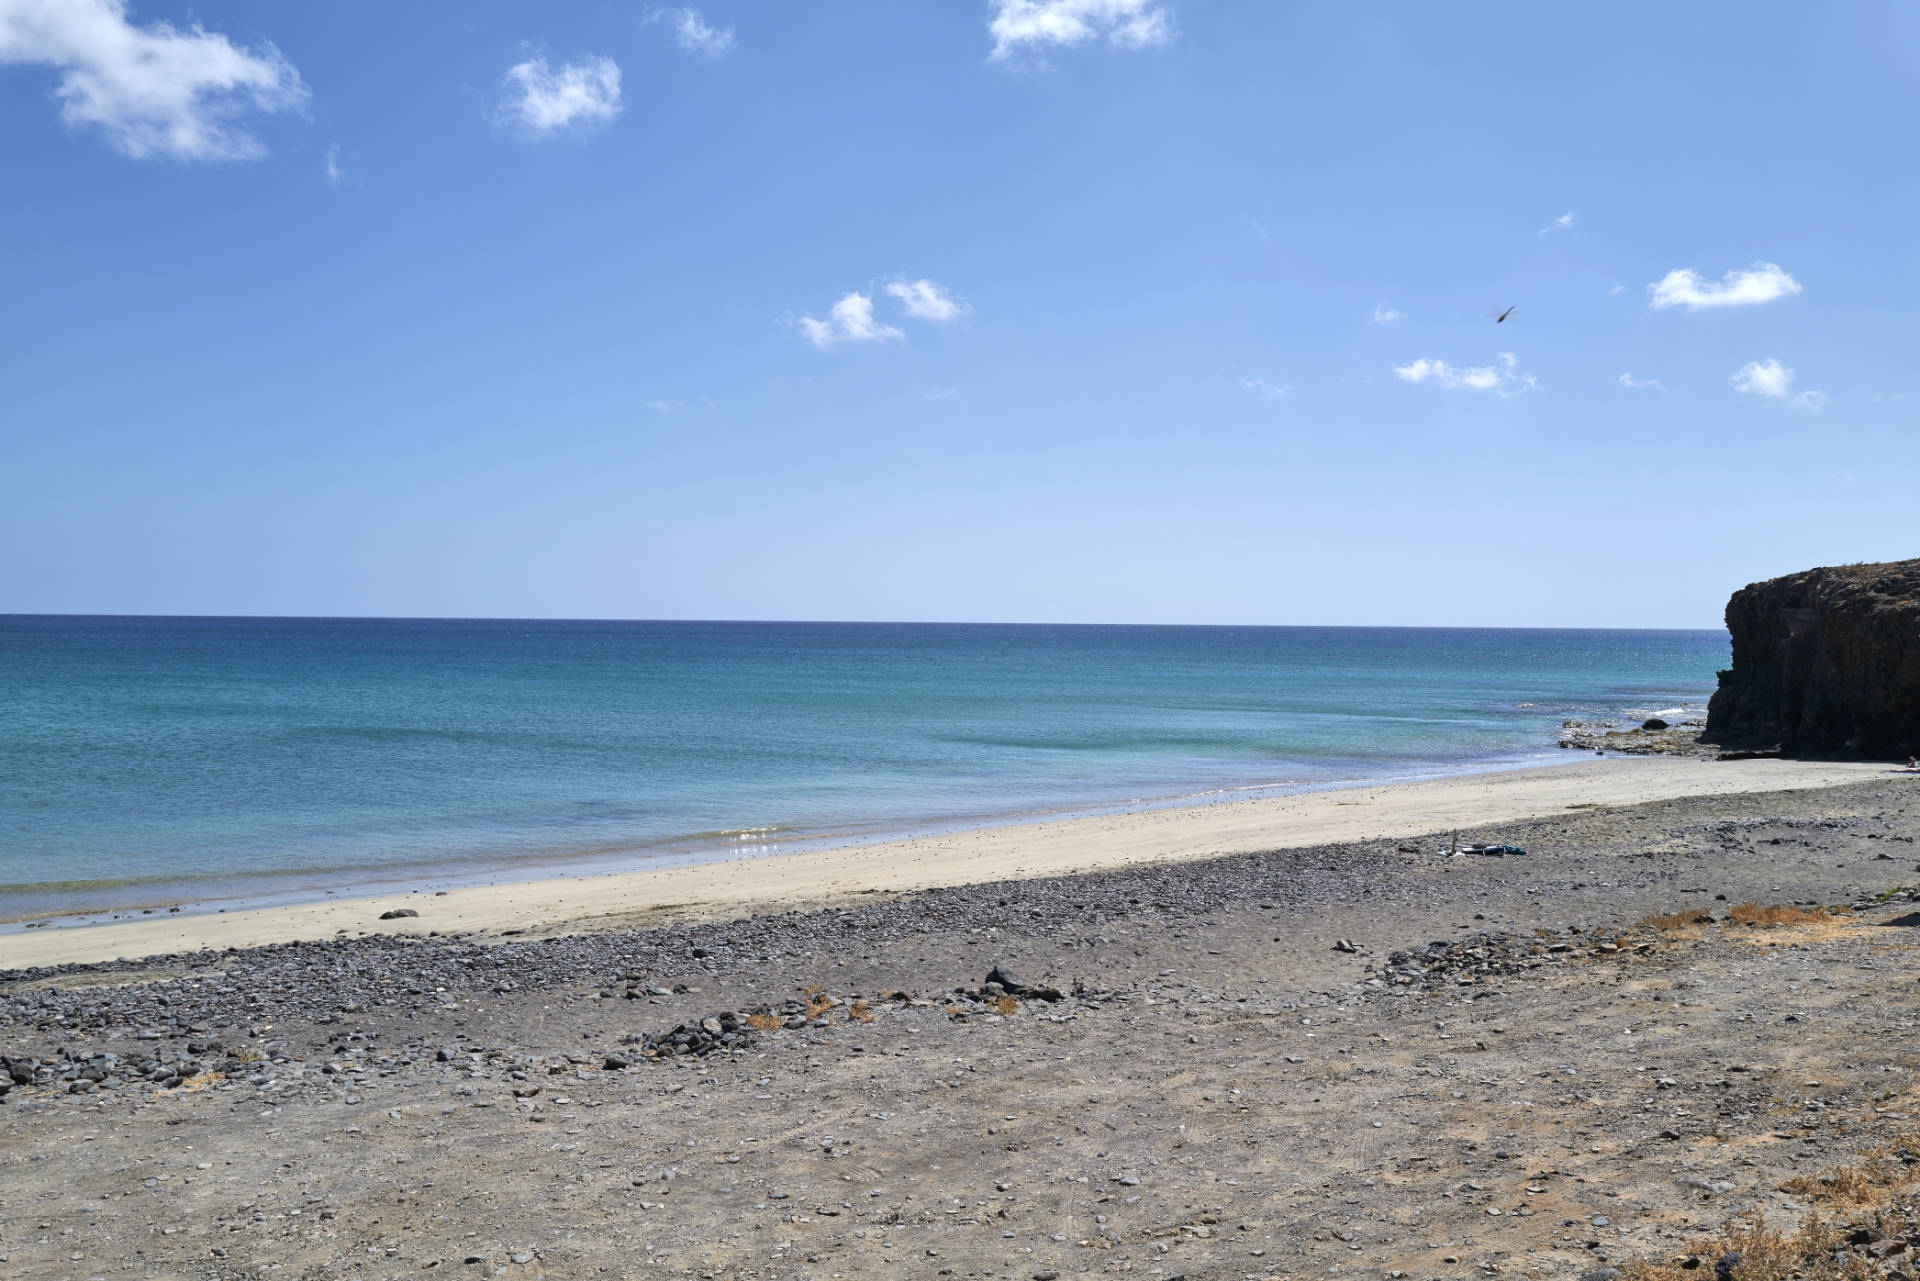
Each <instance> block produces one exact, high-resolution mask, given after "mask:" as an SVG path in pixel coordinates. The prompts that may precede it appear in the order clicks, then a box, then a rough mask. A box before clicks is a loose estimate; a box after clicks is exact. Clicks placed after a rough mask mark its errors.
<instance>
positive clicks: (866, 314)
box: [795, 289, 906, 351]
mask: <svg viewBox="0 0 1920 1281" xmlns="http://www.w3.org/2000/svg"><path fill="white" fill-rule="evenodd" d="M795 323H796V324H797V326H798V327H799V330H800V333H801V335H802V336H803V337H805V338H806V340H807V341H808V342H810V343H812V344H813V345H814V346H815V347H818V348H819V349H820V350H821V351H825V350H826V349H827V348H829V347H832V346H835V345H837V344H839V343H843V342H886V341H888V340H890V339H894V338H905V337H906V335H905V334H904V333H902V332H900V330H898V329H895V328H894V327H893V326H892V325H889V324H884V323H882V322H880V321H877V320H875V319H874V318H873V295H872V294H863V293H861V292H860V291H859V290H857V289H856V290H854V291H853V292H852V293H850V294H847V295H846V296H845V297H843V298H841V299H840V301H839V302H837V303H835V304H833V306H832V308H830V309H829V310H828V312H827V318H826V319H825V320H815V319H814V318H813V317H812V316H802V317H800V319H799V320H798V321H797V322H795Z"/></svg>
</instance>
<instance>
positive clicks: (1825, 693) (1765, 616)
mask: <svg viewBox="0 0 1920 1281" xmlns="http://www.w3.org/2000/svg"><path fill="white" fill-rule="evenodd" d="M1727 630H1728V632H1730V633H1731V634H1732V636H1733V670H1732V671H1726V672H1721V673H1720V688H1719V690H1718V691H1717V692H1715V694H1714V696H1713V701H1712V703H1710V704H1709V705H1708V709H1707V729H1706V733H1705V734H1703V735H1702V736H1701V737H1702V738H1703V739H1704V740H1705V741H1706V742H1709V743H1719V744H1722V745H1725V746H1728V747H1735V748H1749V749H1751V748H1766V747H1774V746H1778V747H1779V748H1781V749H1782V750H1783V751H1784V752H1785V753H1786V754H1788V755H1793V756H1823V757H1897V756H1905V755H1908V754H1909V753H1913V752H1920V560H1905V561H1894V562H1892V563H1889V564H1885V565H1845V566H1840V567H1837V568H1832V569H1810V570H1807V571H1806V572H1805V573H1801V574H1790V575H1788V576H1787V577H1785V578H1775V579H1770V580H1768V581H1767V582H1764V583H1753V584H1751V585H1749V586H1747V587H1743V588H1741V589H1740V590H1739V591H1737V592H1735V593H1734V594H1733V599H1732V600H1730V601H1728V602H1727Z"/></svg>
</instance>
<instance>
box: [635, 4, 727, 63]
mask: <svg viewBox="0 0 1920 1281" xmlns="http://www.w3.org/2000/svg"><path fill="white" fill-rule="evenodd" d="M646 21H648V22H663V21H664V22H671V23H672V24H673V37H674V39H675V40H676V41H678V42H679V45H680V47H681V48H682V49H685V50H686V51H687V52H688V53H691V54H694V55H696V56H697V57H701V58H718V57H720V56H722V55H723V54H725V53H726V52H727V51H728V50H729V49H732V48H733V28H732V27H710V26H708V25H707V21H706V19H705V18H702V17H701V16H700V11H699V10H698V9H695V8H693V7H691V6H688V7H687V8H684V9H655V10H654V11H653V12H651V13H649V14H648V15H647V17H646Z"/></svg>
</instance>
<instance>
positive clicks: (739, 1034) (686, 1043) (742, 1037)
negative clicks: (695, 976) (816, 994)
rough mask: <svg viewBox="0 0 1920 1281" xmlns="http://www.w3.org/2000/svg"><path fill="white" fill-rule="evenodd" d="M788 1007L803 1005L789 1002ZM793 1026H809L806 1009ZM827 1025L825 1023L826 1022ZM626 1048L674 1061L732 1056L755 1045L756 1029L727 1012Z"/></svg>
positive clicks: (611, 1059)
mask: <svg viewBox="0 0 1920 1281" xmlns="http://www.w3.org/2000/svg"><path fill="white" fill-rule="evenodd" d="M787 1004H788V1005H796V1006H797V1005H799V1002H797V1001H789V1002H787ZM789 1017H790V1018H791V1019H793V1020H794V1021H793V1022H792V1023H791V1024H790V1026H793V1027H805V1026H806V1024H807V1019H806V1017H805V1013H804V1007H801V1012H799V1013H796V1014H793V1015H790V1016H789ZM822 1022H823V1023H824V1020H822ZM622 1043H623V1044H626V1045H634V1046H637V1047H639V1050H640V1056H641V1057H642V1058H646V1059H672V1058H682V1057H685V1056H687V1055H693V1056H695V1057H698V1058H704V1057H706V1056H707V1055H709V1054H716V1053H726V1054H731V1053H733V1052H734V1051H735V1050H744V1049H746V1048H747V1047H748V1046H749V1045H752V1044H753V1028H752V1027H751V1026H749V1025H748V1023H747V1018H746V1016H745V1015H741V1014H737V1013H735V1012H734V1011H732V1010H723V1011H721V1012H720V1013H718V1014H709V1015H708V1016H707V1017H705V1018H703V1019H701V1020H700V1021H699V1022H697V1023H682V1024H680V1025H679V1026H678V1027H676V1028H674V1029H673V1030H672V1031H671V1032H649V1033H646V1034H645V1035H642V1036H637V1037H626V1038H624V1039H623V1041H622ZM605 1066H606V1067H607V1068H608V1069H609V1070H617V1069H619V1068H623V1067H626V1066H627V1060H626V1059H625V1058H624V1057H623V1056H620V1055H608V1056H607V1061H606V1064H605Z"/></svg>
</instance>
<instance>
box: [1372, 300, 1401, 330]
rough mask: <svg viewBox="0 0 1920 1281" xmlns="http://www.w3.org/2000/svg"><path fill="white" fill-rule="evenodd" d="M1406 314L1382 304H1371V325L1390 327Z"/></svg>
mask: <svg viewBox="0 0 1920 1281" xmlns="http://www.w3.org/2000/svg"><path fill="white" fill-rule="evenodd" d="M1406 314H1407V313H1406V312H1404V311H1399V310H1397V309H1395V308H1393V307H1389V306H1387V304H1385V303H1383V302H1377V303H1375V304H1373V323H1374V324H1376V325H1391V324H1392V323H1393V322H1394V321H1396V320H1399V319H1401V318H1402V317H1404V316H1405V315H1406Z"/></svg>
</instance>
